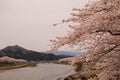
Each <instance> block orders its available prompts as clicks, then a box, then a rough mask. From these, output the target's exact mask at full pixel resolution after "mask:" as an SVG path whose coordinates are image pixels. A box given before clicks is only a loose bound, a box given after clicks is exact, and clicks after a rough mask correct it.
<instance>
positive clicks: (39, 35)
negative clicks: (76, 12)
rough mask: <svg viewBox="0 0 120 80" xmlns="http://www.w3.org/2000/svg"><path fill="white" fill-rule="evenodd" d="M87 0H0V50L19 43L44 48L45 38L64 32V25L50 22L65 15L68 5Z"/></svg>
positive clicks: (46, 42)
mask: <svg viewBox="0 0 120 80" xmlns="http://www.w3.org/2000/svg"><path fill="white" fill-rule="evenodd" d="M87 2H88V0H0V49H2V48H4V47H6V46H12V45H20V46H22V47H24V48H27V49H31V50H36V51H46V50H48V49H49V47H48V45H49V44H50V42H49V40H50V39H54V38H55V37H56V36H62V35H64V34H65V32H66V30H67V29H68V27H67V26H66V25H65V24H63V25H59V26H58V27H53V26H52V25H53V24H54V23H57V22H60V21H61V20H62V19H64V18H66V17H69V14H70V13H71V12H72V8H79V7H83V5H85V4H86V3H87Z"/></svg>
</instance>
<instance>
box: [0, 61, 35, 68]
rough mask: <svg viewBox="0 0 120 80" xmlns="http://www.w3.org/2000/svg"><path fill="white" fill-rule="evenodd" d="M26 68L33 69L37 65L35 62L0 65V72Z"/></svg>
mask: <svg viewBox="0 0 120 80" xmlns="http://www.w3.org/2000/svg"><path fill="white" fill-rule="evenodd" d="M27 66H29V67H34V66H37V63H36V62H25V63H0V70H6V69H15V68H22V67H27Z"/></svg>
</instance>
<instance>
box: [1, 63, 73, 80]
mask: <svg viewBox="0 0 120 80" xmlns="http://www.w3.org/2000/svg"><path fill="white" fill-rule="evenodd" d="M73 73H75V71H74V67H73V66H70V65H63V64H54V63H40V64H38V66H37V67H25V68H18V69H11V70H5V71H0V80H56V79H57V78H58V77H66V76H68V75H70V74H73Z"/></svg>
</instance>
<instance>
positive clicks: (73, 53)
mask: <svg viewBox="0 0 120 80" xmlns="http://www.w3.org/2000/svg"><path fill="white" fill-rule="evenodd" d="M52 53H53V54H55V55H66V56H76V55H79V54H81V53H82V52H77V51H65V50H63V51H62V50H60V51H53V52H52Z"/></svg>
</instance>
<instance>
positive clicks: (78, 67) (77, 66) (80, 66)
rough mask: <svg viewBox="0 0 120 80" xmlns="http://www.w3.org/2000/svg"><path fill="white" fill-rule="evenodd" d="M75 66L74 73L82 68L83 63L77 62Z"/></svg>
mask: <svg viewBox="0 0 120 80" xmlns="http://www.w3.org/2000/svg"><path fill="white" fill-rule="evenodd" d="M75 66H76V69H75V71H76V72H79V71H80V70H81V69H82V67H83V63H82V62H77V63H75Z"/></svg>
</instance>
